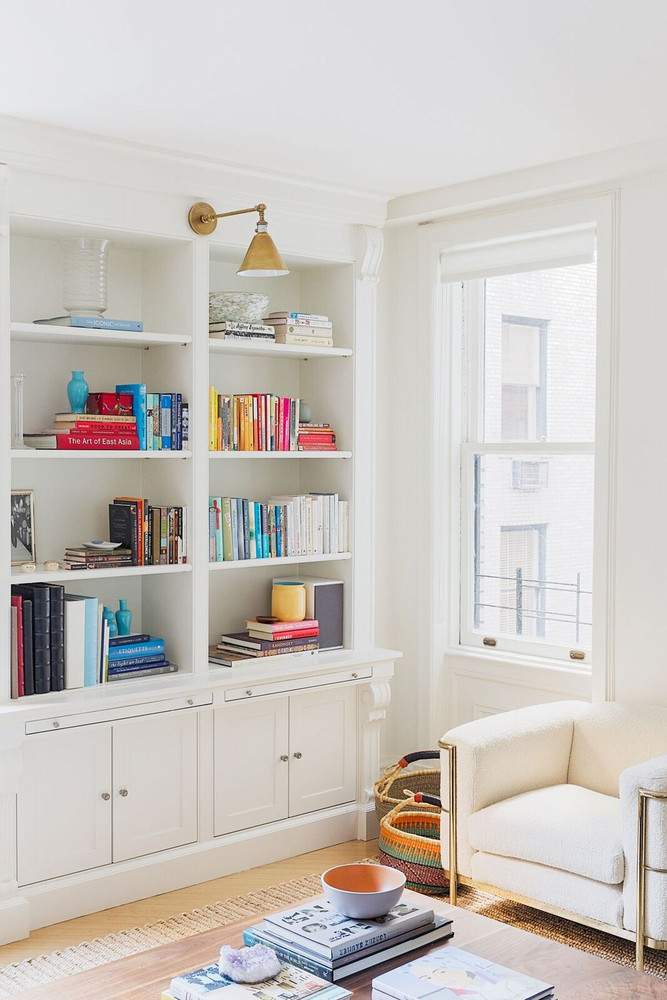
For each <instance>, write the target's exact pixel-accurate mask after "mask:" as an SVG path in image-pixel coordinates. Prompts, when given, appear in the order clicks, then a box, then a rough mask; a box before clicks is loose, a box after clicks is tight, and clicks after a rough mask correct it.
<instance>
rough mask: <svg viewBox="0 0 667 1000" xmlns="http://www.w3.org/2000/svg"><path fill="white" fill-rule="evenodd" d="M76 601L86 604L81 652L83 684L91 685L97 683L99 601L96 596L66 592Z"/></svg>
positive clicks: (85, 685)
mask: <svg viewBox="0 0 667 1000" xmlns="http://www.w3.org/2000/svg"><path fill="white" fill-rule="evenodd" d="M67 596H68V597H73V598H75V599H76V600H77V601H84V602H85V605H86V613H85V624H84V630H85V632H84V635H85V638H84V653H83V686H84V687H92V686H93V685H94V684H97V668H98V657H99V649H100V645H99V638H98V634H97V632H98V629H99V607H100V602H99V600H98V599H97V597H84V596H82V595H81V594H68V595H67Z"/></svg>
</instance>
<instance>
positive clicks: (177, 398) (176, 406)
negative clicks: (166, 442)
mask: <svg viewBox="0 0 667 1000" xmlns="http://www.w3.org/2000/svg"><path fill="white" fill-rule="evenodd" d="M172 418H173V427H174V448H175V449H176V451H182V450H183V394H182V393H180V392H175V393H174V401H173V404H172Z"/></svg>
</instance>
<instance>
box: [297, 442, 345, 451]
mask: <svg viewBox="0 0 667 1000" xmlns="http://www.w3.org/2000/svg"><path fill="white" fill-rule="evenodd" d="M299 451H338V448H337V447H336V445H335V444H334V443H333V442H332V443H329V444H324V443H323V444H319V443H318V442H317V441H302V440H300V441H299Z"/></svg>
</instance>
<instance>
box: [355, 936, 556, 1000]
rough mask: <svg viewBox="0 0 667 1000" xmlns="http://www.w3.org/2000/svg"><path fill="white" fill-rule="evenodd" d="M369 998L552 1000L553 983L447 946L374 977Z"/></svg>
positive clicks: (403, 999)
mask: <svg viewBox="0 0 667 1000" xmlns="http://www.w3.org/2000/svg"><path fill="white" fill-rule="evenodd" d="M372 988H373V989H372V1000H428V998H432V1000H455V998H457V997H470V998H471V1000H472V998H473V997H474V998H475V1000H501V998H502V1000H552V998H553V995H554V994H553V989H554V988H553V986H552V985H549V984H548V983H544V982H541V981H540V980H539V979H533V977H532V976H526V975H524V974H523V973H522V972H515V971H514V970H513V969H508V968H507V967H506V966H504V965H498V963H497V962H491V961H489V960H488V959H486V958H480V957H479V956H478V955H473V954H472V953H471V952H469V951H463V949H461V948H455V947H454V946H453V945H447V946H446V947H445V948H437V949H436V950H435V951H432V952H430V953H429V954H427V955H422V956H421V958H417V959H415V960H414V961H412V962H408V963H407V964H406V965H401V966H399V968H398V969H393V970H392V971H391V972H385V973H383V974H382V975H381V976H376V977H375V979H374V980H373V982H372Z"/></svg>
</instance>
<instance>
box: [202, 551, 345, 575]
mask: <svg viewBox="0 0 667 1000" xmlns="http://www.w3.org/2000/svg"><path fill="white" fill-rule="evenodd" d="M351 558H352V553H351V552H334V553H333V554H332V555H322V554H321V553H320V555H312V556H281V557H280V558H279V559H275V558H272V559H230V560H228V561H227V562H212V563H209V564H208V568H209V569H210V570H211V571H212V572H216V571H217V570H234V569H260V568H261V567H262V566H294V565H297V564H298V563H320V562H340V561H341V560H345V559H351Z"/></svg>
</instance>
